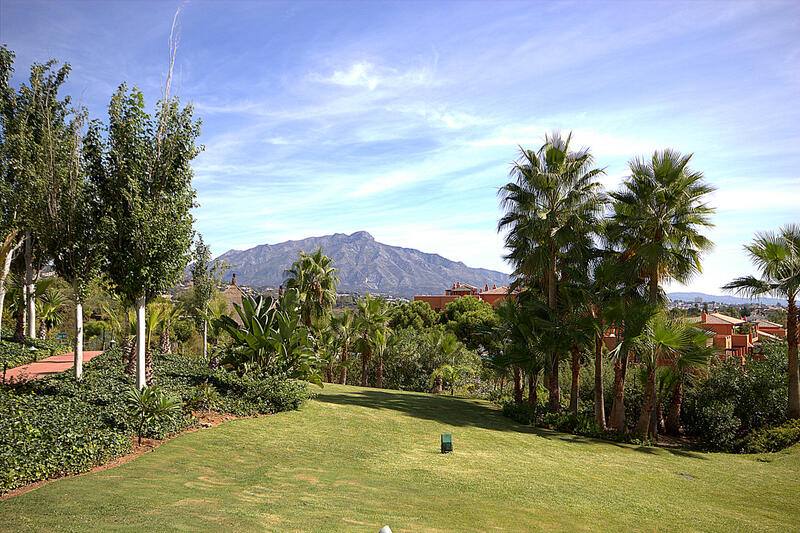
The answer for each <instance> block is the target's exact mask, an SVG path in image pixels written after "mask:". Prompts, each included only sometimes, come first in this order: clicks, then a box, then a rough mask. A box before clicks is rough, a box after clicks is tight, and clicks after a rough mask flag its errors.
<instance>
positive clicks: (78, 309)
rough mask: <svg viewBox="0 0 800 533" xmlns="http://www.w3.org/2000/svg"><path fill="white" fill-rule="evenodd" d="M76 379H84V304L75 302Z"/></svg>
mask: <svg viewBox="0 0 800 533" xmlns="http://www.w3.org/2000/svg"><path fill="white" fill-rule="evenodd" d="M74 356H75V361H74V366H75V379H77V380H78V381H80V380H81V379H82V378H83V304H82V303H81V302H75V353H74Z"/></svg>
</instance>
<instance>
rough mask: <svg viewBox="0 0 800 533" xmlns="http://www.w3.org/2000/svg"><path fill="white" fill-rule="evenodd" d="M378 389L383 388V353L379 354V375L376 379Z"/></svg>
mask: <svg viewBox="0 0 800 533" xmlns="http://www.w3.org/2000/svg"><path fill="white" fill-rule="evenodd" d="M375 386H376V387H378V388H379V389H382V388H383V353H382V352H380V353H378V375H377V379H376V384H375Z"/></svg>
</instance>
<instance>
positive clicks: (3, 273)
mask: <svg viewBox="0 0 800 533" xmlns="http://www.w3.org/2000/svg"><path fill="white" fill-rule="evenodd" d="M16 238H17V230H14V231H12V232H11V233H10V234H9V235H8V236H7V237H6V240H5V243H2V244H0V246H2V247H3V248H5V246H6V245H8V250H7V251H6V255H5V256H4V257H3V264H2V265H0V330H2V329H3V309H5V303H6V280H7V279H8V273H9V272H10V271H11V261H12V260H13V259H14V253H16V251H17V249H18V248H19V247H20V246H22V240H21V239H20V240H19V241H17V244H14V245H12V243H13V242H14V240H15V239H16Z"/></svg>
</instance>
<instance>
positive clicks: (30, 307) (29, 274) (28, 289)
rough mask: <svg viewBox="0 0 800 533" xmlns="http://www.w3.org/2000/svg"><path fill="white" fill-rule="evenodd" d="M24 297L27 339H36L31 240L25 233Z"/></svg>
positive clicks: (34, 284) (34, 282)
mask: <svg viewBox="0 0 800 533" xmlns="http://www.w3.org/2000/svg"><path fill="white" fill-rule="evenodd" d="M25 297H26V302H25V305H26V308H27V315H28V316H27V321H28V331H27V335H28V337H33V338H35V337H36V276H35V272H34V269H33V238H32V237H31V232H30V231H28V232H26V233H25Z"/></svg>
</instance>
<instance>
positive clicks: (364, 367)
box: [361, 346, 372, 387]
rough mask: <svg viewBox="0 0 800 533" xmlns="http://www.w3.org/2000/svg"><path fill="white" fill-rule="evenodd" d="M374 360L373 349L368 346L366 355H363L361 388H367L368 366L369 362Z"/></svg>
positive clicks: (365, 351)
mask: <svg viewBox="0 0 800 533" xmlns="http://www.w3.org/2000/svg"><path fill="white" fill-rule="evenodd" d="M371 358H372V349H371V348H370V347H369V346H367V349H366V350H364V353H363V354H361V386H362V387H366V386H367V364H369V360H370V359H371Z"/></svg>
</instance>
